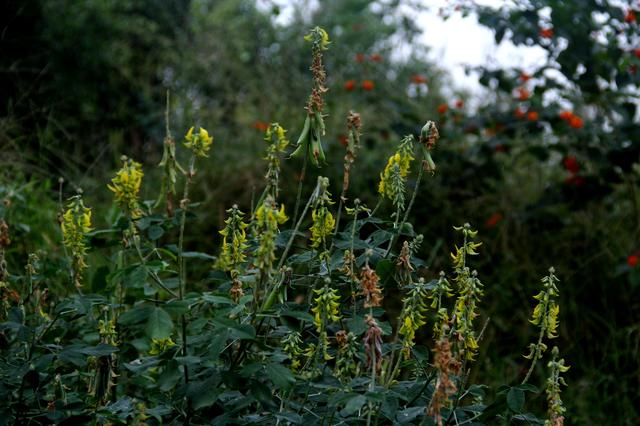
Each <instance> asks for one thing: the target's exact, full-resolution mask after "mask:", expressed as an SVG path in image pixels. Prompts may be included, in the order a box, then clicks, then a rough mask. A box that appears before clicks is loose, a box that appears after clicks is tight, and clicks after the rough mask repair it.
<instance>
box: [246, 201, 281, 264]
mask: <svg viewBox="0 0 640 426" xmlns="http://www.w3.org/2000/svg"><path fill="white" fill-rule="evenodd" d="M288 219H289V218H288V217H287V215H286V214H285V212H284V204H281V205H280V208H279V209H278V208H277V207H276V202H275V200H274V199H273V197H271V196H267V198H266V199H265V200H264V202H263V203H262V204H261V205H260V207H258V209H257V210H256V213H255V235H256V238H257V240H258V248H257V249H256V251H255V254H254V256H255V264H256V266H257V267H258V268H260V269H261V270H262V271H263V272H264V273H266V274H269V273H270V272H271V269H272V267H273V262H274V261H275V259H276V255H275V250H276V237H277V236H278V233H279V232H280V231H279V229H278V225H281V224H283V223H285V222H286V221H287V220H288Z"/></svg>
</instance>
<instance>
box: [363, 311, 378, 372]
mask: <svg viewBox="0 0 640 426" xmlns="http://www.w3.org/2000/svg"><path fill="white" fill-rule="evenodd" d="M365 322H366V323H367V326H368V327H369V328H368V329H367V332H366V333H365V334H364V339H363V343H364V353H365V354H366V356H367V360H366V367H367V369H369V370H370V369H371V367H372V365H373V364H374V363H375V369H376V373H379V372H380V368H381V367H382V330H381V329H380V327H378V323H377V322H376V320H375V318H373V317H372V316H371V315H367V316H366V317H365Z"/></svg>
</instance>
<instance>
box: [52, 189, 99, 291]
mask: <svg viewBox="0 0 640 426" xmlns="http://www.w3.org/2000/svg"><path fill="white" fill-rule="evenodd" d="M60 227H61V228H62V243H63V244H64V246H65V247H66V248H67V250H69V251H70V252H71V257H72V259H73V270H74V275H75V280H76V285H78V286H79V285H80V284H81V275H80V273H81V272H82V270H83V269H85V268H86V267H87V265H86V263H85V254H86V252H87V246H86V239H87V234H88V233H89V232H91V230H92V228H91V209H90V208H88V207H85V206H84V203H83V202H82V197H80V196H79V195H76V196H75V197H72V198H71V201H70V202H69V205H68V209H67V211H65V212H64V214H63V215H62V222H61V223H60Z"/></svg>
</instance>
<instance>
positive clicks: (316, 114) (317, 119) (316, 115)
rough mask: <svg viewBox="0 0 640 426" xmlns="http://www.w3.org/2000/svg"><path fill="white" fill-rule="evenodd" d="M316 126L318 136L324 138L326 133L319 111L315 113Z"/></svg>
mask: <svg viewBox="0 0 640 426" xmlns="http://www.w3.org/2000/svg"><path fill="white" fill-rule="evenodd" d="M315 118H316V124H318V128H319V130H320V134H321V135H322V136H324V135H325V134H326V133H327V129H326V127H325V125H324V118H322V114H321V113H320V111H316V112H315Z"/></svg>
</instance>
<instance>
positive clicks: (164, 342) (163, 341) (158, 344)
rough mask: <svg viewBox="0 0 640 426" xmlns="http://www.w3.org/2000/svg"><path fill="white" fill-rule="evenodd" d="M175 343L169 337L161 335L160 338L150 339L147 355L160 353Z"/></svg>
mask: <svg viewBox="0 0 640 426" xmlns="http://www.w3.org/2000/svg"><path fill="white" fill-rule="evenodd" d="M175 345H176V344H175V342H174V341H173V340H172V339H171V337H163V338H160V339H151V349H149V355H151V356H156V355H161V354H163V353H165V352H166V351H168V350H169V349H171V348H172V347H174V346H175Z"/></svg>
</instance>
